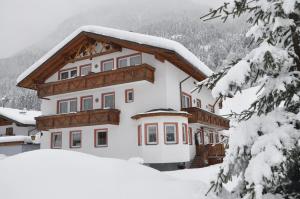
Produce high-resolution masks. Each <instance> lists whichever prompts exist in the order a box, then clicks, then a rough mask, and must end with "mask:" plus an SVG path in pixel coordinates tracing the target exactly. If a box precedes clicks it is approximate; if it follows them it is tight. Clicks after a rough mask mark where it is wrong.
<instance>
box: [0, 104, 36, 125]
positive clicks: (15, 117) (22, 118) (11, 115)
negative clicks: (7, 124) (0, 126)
mask: <svg viewBox="0 0 300 199" xmlns="http://www.w3.org/2000/svg"><path fill="white" fill-rule="evenodd" d="M40 115H41V112H40V111H28V110H20V109H13V108H3V107H0V117H2V118H5V119H7V120H10V121H13V122H15V123H17V124H21V125H29V126H35V124H36V121H35V117H38V116H40Z"/></svg>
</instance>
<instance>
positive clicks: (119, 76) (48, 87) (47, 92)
mask: <svg viewBox="0 0 300 199" xmlns="http://www.w3.org/2000/svg"><path fill="white" fill-rule="evenodd" d="M154 71H155V69H154V68H153V67H152V66H150V65H148V64H141V65H139V66H129V67H124V68H119V69H116V70H112V71H106V72H100V73H92V74H89V75H86V76H79V77H75V78H72V79H67V80H61V81H56V82H50V83H44V84H39V85H38V86H37V88H38V89H37V90H38V96H39V97H40V98H42V97H46V96H51V95H58V94H63V93H71V92H76V91H82V90H87V89H93V88H100V87H104V86H111V85H116V84H124V83H129V82H135V81H141V80H146V81H149V82H151V83H153V82H154Z"/></svg>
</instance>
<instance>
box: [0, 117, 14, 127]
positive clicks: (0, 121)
mask: <svg viewBox="0 0 300 199" xmlns="http://www.w3.org/2000/svg"><path fill="white" fill-rule="evenodd" d="M12 124H13V122H12V121H10V120H7V119H4V118H1V117H0V126H7V125H12Z"/></svg>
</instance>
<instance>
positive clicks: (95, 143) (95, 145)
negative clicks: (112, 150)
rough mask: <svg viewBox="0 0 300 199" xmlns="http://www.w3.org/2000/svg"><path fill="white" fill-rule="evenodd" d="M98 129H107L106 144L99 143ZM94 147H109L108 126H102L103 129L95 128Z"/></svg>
mask: <svg viewBox="0 0 300 199" xmlns="http://www.w3.org/2000/svg"><path fill="white" fill-rule="evenodd" d="M98 131H105V132H106V145H97V132H98ZM94 147H95V148H102V147H108V128H102V129H95V130H94Z"/></svg>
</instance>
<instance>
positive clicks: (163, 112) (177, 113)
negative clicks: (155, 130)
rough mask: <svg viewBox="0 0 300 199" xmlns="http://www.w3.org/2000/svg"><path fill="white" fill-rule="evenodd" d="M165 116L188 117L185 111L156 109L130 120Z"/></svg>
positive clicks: (138, 114) (139, 114)
mask: <svg viewBox="0 0 300 199" xmlns="http://www.w3.org/2000/svg"><path fill="white" fill-rule="evenodd" d="M166 115H172V116H173V115H174V116H185V117H186V116H189V115H190V114H189V113H188V112H186V111H176V110H167V109H165V110H160V109H156V110H151V111H147V112H145V113H137V114H136V115H134V116H132V117H131V118H133V119H139V118H142V117H150V116H153V117H154V116H166Z"/></svg>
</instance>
